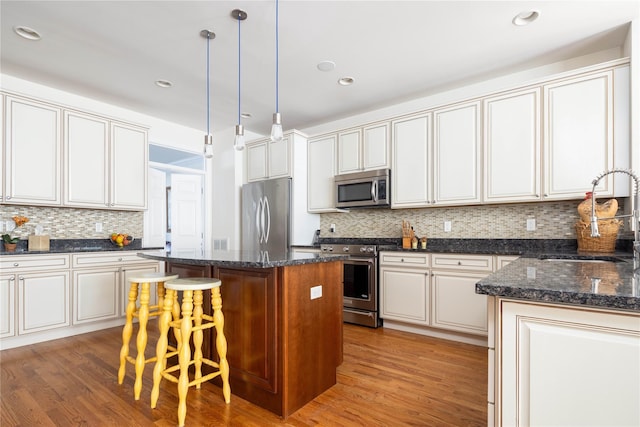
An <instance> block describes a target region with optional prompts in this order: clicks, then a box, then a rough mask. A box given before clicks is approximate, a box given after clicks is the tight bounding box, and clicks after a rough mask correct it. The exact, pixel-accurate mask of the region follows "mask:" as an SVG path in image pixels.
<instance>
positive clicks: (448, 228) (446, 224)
mask: <svg viewBox="0 0 640 427" xmlns="http://www.w3.org/2000/svg"><path fill="white" fill-rule="evenodd" d="M444 231H445V233H449V232H451V221H445V222H444Z"/></svg>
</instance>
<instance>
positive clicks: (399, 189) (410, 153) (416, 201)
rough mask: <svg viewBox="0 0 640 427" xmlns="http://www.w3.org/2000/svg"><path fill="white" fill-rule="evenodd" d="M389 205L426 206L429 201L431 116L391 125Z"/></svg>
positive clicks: (395, 122) (418, 117) (399, 121)
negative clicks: (390, 187) (391, 155)
mask: <svg viewBox="0 0 640 427" xmlns="http://www.w3.org/2000/svg"><path fill="white" fill-rule="evenodd" d="M392 129H393V136H392V138H393V142H392V153H393V160H392V162H393V167H392V177H391V186H392V189H393V191H392V193H391V206H392V207H393V208H402V207H419V206H427V205H428V204H429V201H430V196H431V190H430V185H431V182H430V178H429V177H430V176H431V173H430V160H431V152H430V131H431V115H421V116H417V117H409V118H406V119H402V120H396V121H394V122H392Z"/></svg>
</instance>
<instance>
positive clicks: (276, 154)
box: [268, 136, 292, 178]
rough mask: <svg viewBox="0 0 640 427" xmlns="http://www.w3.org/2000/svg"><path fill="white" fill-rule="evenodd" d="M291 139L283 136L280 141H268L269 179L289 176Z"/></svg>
mask: <svg viewBox="0 0 640 427" xmlns="http://www.w3.org/2000/svg"><path fill="white" fill-rule="evenodd" d="M291 138H292V136H285V137H284V138H282V140H281V141H278V142H272V141H269V169H268V172H269V178H283V177H290V176H291Z"/></svg>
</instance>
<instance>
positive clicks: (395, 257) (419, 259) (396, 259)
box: [380, 252, 429, 267]
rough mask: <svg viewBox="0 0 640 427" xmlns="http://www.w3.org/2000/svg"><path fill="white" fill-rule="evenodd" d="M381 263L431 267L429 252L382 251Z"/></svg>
mask: <svg viewBox="0 0 640 427" xmlns="http://www.w3.org/2000/svg"><path fill="white" fill-rule="evenodd" d="M380 265H396V266H405V267H429V254H427V253H410V252H380Z"/></svg>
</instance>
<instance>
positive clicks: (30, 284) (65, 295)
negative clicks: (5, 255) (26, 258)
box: [18, 271, 71, 335]
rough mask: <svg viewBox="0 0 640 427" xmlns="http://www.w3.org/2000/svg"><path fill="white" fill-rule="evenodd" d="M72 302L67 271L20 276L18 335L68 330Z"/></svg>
mask: <svg viewBox="0 0 640 427" xmlns="http://www.w3.org/2000/svg"><path fill="white" fill-rule="evenodd" d="M70 300H71V298H70V296H69V272H68V271H59V272H42V273H24V274H18V313H19V316H18V333H19V334H20V335H23V334H28V333H31V332H38V331H44V330H47V329H54V328H62V327H66V326H69V325H70V323H71V322H70V321H69V301H70Z"/></svg>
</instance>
